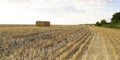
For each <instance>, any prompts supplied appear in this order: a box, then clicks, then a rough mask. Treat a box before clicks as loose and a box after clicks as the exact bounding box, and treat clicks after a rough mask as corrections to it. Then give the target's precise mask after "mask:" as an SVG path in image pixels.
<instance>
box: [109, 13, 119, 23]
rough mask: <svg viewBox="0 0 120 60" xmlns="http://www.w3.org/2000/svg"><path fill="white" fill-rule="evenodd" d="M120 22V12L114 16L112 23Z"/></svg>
mask: <svg viewBox="0 0 120 60" xmlns="http://www.w3.org/2000/svg"><path fill="white" fill-rule="evenodd" d="M119 21H120V12H117V13H115V14H113V17H112V18H111V23H118V22H119Z"/></svg>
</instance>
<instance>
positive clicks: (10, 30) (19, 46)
mask: <svg viewBox="0 0 120 60" xmlns="http://www.w3.org/2000/svg"><path fill="white" fill-rule="evenodd" d="M0 60H120V30H119V29H112V28H102V27H94V26H87V25H79V26H77V25H74V26H51V27H35V26H33V25H30V26H0Z"/></svg>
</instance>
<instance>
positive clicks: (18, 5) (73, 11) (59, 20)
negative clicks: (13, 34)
mask: <svg viewBox="0 0 120 60" xmlns="http://www.w3.org/2000/svg"><path fill="white" fill-rule="evenodd" d="M119 11H120V0H0V24H34V23H35V21H36V20H43V21H51V23H52V24H84V23H95V22H96V21H100V20H101V19H106V20H107V21H110V19H111V17H112V15H113V13H115V12H119Z"/></svg>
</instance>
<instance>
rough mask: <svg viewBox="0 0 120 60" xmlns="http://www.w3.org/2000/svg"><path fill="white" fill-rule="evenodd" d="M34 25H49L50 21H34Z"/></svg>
mask: <svg viewBox="0 0 120 60" xmlns="http://www.w3.org/2000/svg"><path fill="white" fill-rule="evenodd" d="M36 26H38V27H49V26H50V22H49V21H36Z"/></svg>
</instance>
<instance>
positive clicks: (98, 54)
mask: <svg viewBox="0 0 120 60" xmlns="http://www.w3.org/2000/svg"><path fill="white" fill-rule="evenodd" d="M104 40H105V39H104V38H103V36H101V34H100V32H95V35H94V37H93V38H92V40H91V43H90V45H89V47H88V51H86V53H85V54H84V55H83V57H82V60H110V56H109V54H108V52H107V49H106V44H105V42H104Z"/></svg>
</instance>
